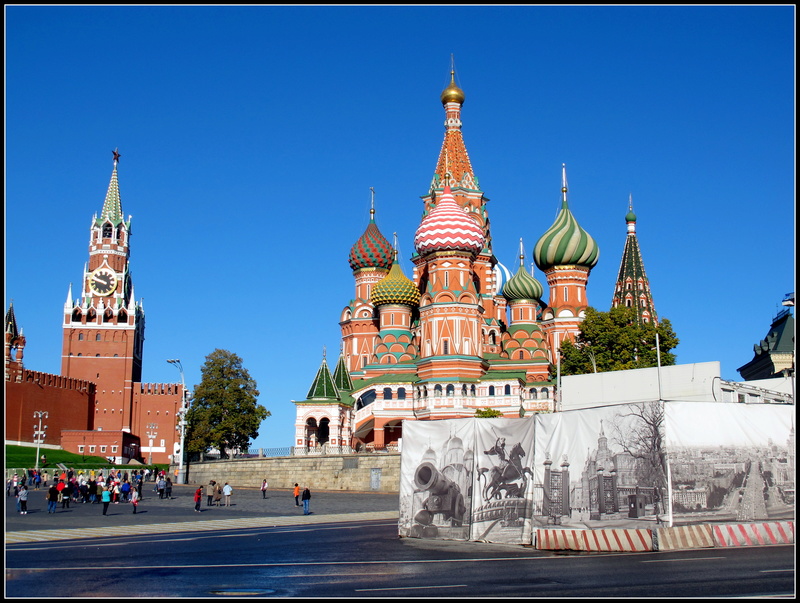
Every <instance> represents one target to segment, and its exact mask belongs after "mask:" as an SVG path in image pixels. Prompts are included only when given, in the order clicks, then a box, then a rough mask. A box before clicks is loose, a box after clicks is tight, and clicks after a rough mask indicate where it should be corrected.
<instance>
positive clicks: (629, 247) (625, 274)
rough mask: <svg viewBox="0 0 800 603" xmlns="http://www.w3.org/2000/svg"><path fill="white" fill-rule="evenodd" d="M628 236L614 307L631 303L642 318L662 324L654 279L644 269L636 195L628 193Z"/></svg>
mask: <svg viewBox="0 0 800 603" xmlns="http://www.w3.org/2000/svg"><path fill="white" fill-rule="evenodd" d="M625 224H626V229H627V236H626V237H625V247H624V249H623V251H622V260H621V261H620V266H619V273H618V275H617V282H616V284H615V286H614V296H613V298H612V300H611V307H612V308H616V307H617V306H627V307H629V308H634V309H635V310H636V320H637V321H638V322H640V323H641V322H651V321H652V322H653V324H655V325H658V316H657V315H656V308H655V304H654V303H653V295H652V293H651V292H650V281H649V280H648V278H647V274H646V273H645V270H644V261H643V260H642V252H641V251H640V249H639V240H638V238H637V236H636V214H635V213H634V212H633V195H632V194H630V193H629V194H628V213H627V214H625Z"/></svg>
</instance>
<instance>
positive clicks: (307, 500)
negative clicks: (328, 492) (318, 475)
mask: <svg viewBox="0 0 800 603" xmlns="http://www.w3.org/2000/svg"><path fill="white" fill-rule="evenodd" d="M293 494H294V504H295V506H298V507H299V506H300V501H301V500H302V501H303V515H311V511H309V508H310V507H311V490H309V489H308V486H306V487H305V488H303V492H302V494H301V493H300V486H299V484H295V485H294V491H293Z"/></svg>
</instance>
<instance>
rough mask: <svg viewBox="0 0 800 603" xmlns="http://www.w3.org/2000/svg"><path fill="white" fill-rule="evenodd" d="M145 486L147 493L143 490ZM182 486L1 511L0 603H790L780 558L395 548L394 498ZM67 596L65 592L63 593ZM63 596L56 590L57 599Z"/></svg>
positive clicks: (788, 579)
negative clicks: (293, 602) (526, 601)
mask: <svg viewBox="0 0 800 603" xmlns="http://www.w3.org/2000/svg"><path fill="white" fill-rule="evenodd" d="M151 487H152V486H151ZM194 490H195V487H194V486H176V487H175V488H174V490H173V498H171V499H169V500H160V499H158V498H157V496H154V495H153V493H152V491H148V490H145V492H144V494H145V498H144V500H143V501H142V503H141V505H140V507H139V512H137V513H136V514H135V515H134V514H133V513H132V510H133V509H132V506H131V505H130V504H129V503H128V504H126V503H120V504H118V505H114V504H112V505H110V506H109V512H108V515H106V516H103V515H102V505H100V504H95V505H92V504H82V503H78V504H72V505H71V507H70V508H69V509H63V510H62V509H61V507H60V506H59V508H58V510H57V512H56V513H55V514H48V513H47V506H46V503H45V493H44V491H42V490H39V491H36V490H33V491H31V496H30V500H29V504H28V509H29V510H28V514H27V515H19V514H18V513H17V512H16V508H15V507H16V505H15V504H14V498H13V497H9V498H8V499H7V504H6V568H5V569H6V582H5V587H6V592H5V594H6V596H7V597H10V598H36V597H47V598H51V597H53V598H55V597H57V598H65V597H66V598H73V597H77V598H85V597H113V598H142V597H154V598H163V597H179V598H207V597H227V598H230V597H232V596H233V597H284V598H285V597H302V598H309V597H311V598H331V597H341V598H347V599H352V598H354V597H370V598H371V597H403V598H409V597H412V598H416V597H424V598H441V597H446V598H450V597H455V596H457V597H459V598H464V597H481V598H485V597H492V596H493V597H532V596H533V597H581V598H597V597H615V598H629V597H635V598H654V597H655V598H664V597H672V598H675V597H734V596H737V597H742V596H745V597H746V596H757V597H774V596H783V597H790V596H793V595H794V547H793V546H782V547H778V546H776V547H742V548H733V549H726V550H718V549H705V550H687V551H675V552H662V553H632V554H630V553H629V554H580V553H570V554H565V553H560V552H549V551H539V550H536V549H533V548H531V547H523V546H517V545H499V544H491V543H476V542H454V541H438V540H426V539H415V538H399V537H398V533H397V517H398V511H397V507H398V495H396V494H379V493H374V492H362V493H353V492H325V491H322V492H312V499H311V511H312V514H311V515H307V516H306V515H303V511H302V507H297V506H295V503H294V497H293V496H292V494H291V492H289V491H286V490H277V491H270V492H268V496H267V498H266V499H263V498H262V495H261V492H260V491H258V490H257V489H241V488H239V489H236V490H235V491H234V494H233V497H232V506H230V507H208V506H206V500H205V499H204V500H203V506H202V507H201V512H200V513H196V512H195V511H194V502H193V500H192V498H193V493H194ZM67 584H68V585H69V588H68V589H66V586H65V585H67ZM65 589H66V590H65Z"/></svg>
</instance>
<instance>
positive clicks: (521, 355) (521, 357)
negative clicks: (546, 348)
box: [518, 350, 525, 360]
mask: <svg viewBox="0 0 800 603" xmlns="http://www.w3.org/2000/svg"><path fill="white" fill-rule="evenodd" d="M524 357H525V352H523V351H522V350H520V351H519V355H518V358H519V359H520V360H522V359H523V358H524Z"/></svg>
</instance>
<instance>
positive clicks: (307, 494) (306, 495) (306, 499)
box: [303, 486, 311, 515]
mask: <svg viewBox="0 0 800 603" xmlns="http://www.w3.org/2000/svg"><path fill="white" fill-rule="evenodd" d="M310 504H311V490H309V489H308V486H306V487H305V489H304V490H303V515H311V511H309V510H308V507H309V505H310Z"/></svg>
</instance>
